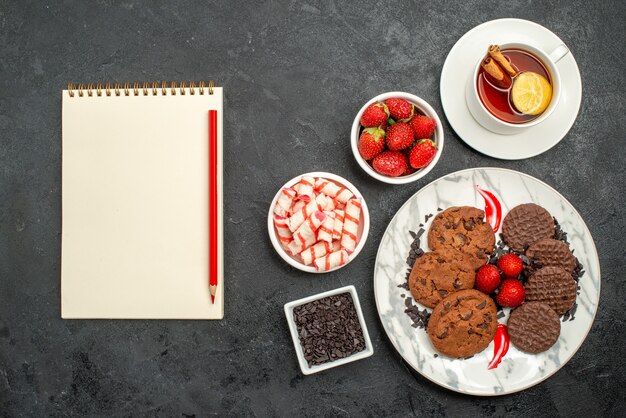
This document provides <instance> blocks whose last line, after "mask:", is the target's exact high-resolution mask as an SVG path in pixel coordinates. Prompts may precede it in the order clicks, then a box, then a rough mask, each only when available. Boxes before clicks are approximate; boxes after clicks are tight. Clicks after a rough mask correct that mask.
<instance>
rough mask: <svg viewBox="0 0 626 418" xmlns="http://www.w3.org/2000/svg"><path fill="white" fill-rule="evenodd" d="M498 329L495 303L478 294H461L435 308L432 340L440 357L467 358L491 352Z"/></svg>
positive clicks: (449, 297)
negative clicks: (485, 351) (486, 349)
mask: <svg viewBox="0 0 626 418" xmlns="http://www.w3.org/2000/svg"><path fill="white" fill-rule="evenodd" d="M497 327H498V319H497V316H496V304H495V303H494V301H493V299H491V298H490V297H489V296H487V295H485V294H484V293H482V292H480V291H478V290H474V289H468V290H460V291H458V292H454V293H452V294H451V295H449V296H447V297H445V298H443V300H442V301H441V302H440V303H439V304H438V305H437V306H436V307H435V309H434V310H433V313H432V315H431V316H430V319H429V321H428V337H429V338H430V341H431V342H432V344H433V346H434V347H435V348H436V349H437V351H439V352H440V353H442V354H444V355H446V356H449V357H455V358H465V357H469V356H471V355H474V354H476V353H479V352H481V351H483V350H484V349H485V348H487V346H488V345H489V343H490V342H491V340H492V339H493V337H494V335H495V334H496V328H497Z"/></svg>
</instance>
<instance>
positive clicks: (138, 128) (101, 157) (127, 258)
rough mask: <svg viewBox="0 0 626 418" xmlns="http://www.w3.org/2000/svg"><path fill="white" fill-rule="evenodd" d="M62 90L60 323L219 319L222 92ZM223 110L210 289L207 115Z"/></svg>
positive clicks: (221, 310) (221, 300) (221, 285)
mask: <svg viewBox="0 0 626 418" xmlns="http://www.w3.org/2000/svg"><path fill="white" fill-rule="evenodd" d="M178 93H179V94H177V95H172V94H167V95H163V94H162V92H161V90H160V89H159V91H158V94H156V95H153V94H152V92H150V93H149V94H148V95H145V96H144V95H143V94H142V93H141V92H140V94H138V95H134V94H132V92H131V94H130V95H128V96H126V95H125V94H123V93H122V94H121V95H119V96H117V95H115V94H111V95H110V96H106V95H104V94H103V95H102V96H96V95H95V94H94V95H93V96H91V97H90V96H88V95H87V94H84V95H83V96H82V97H79V96H78V95H77V94H74V97H70V94H69V91H68V90H64V91H63V116H62V123H63V125H62V130H63V136H62V140H63V155H62V158H63V163H62V164H63V167H62V186H63V190H62V202H63V203H62V204H63V210H62V212H63V218H62V224H63V226H62V260H61V316H62V317H63V318H119V319H122V318H126V319H221V318H222V317H223V315H224V291H223V289H224V270H223V266H224V263H223V221H222V220H223V216H222V215H223V213H222V202H223V187H222V174H223V169H222V167H223V166H222V161H223V129H222V114H223V107H222V89H221V88H215V89H214V94H212V95H209V94H203V95H200V94H198V93H196V94H194V95H191V94H190V92H189V91H187V94H185V95H181V94H180V92H178ZM210 109H216V110H217V111H218V148H219V154H218V162H219V167H220V169H219V171H218V173H219V174H218V177H219V178H218V188H219V202H220V204H219V205H218V207H219V215H218V216H219V219H220V222H219V228H218V233H219V234H218V242H219V250H218V254H219V261H218V264H219V284H218V288H217V294H216V298H215V304H214V305H212V304H211V300H210V296H209V288H208V245H209V244H208V242H209V241H208V158H207V157H208V118H207V114H208V110H210Z"/></svg>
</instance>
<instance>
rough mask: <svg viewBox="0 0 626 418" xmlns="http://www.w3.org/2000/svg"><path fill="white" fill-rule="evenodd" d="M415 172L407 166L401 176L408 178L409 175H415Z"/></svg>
mask: <svg viewBox="0 0 626 418" xmlns="http://www.w3.org/2000/svg"><path fill="white" fill-rule="evenodd" d="M416 171H417V170H416V169H414V168H413V167H411V166H410V165H409V164H407V165H406V170H404V173H402V175H403V176H410V175H411V174H413V173H415V172H416Z"/></svg>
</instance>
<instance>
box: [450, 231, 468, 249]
mask: <svg viewBox="0 0 626 418" xmlns="http://www.w3.org/2000/svg"><path fill="white" fill-rule="evenodd" d="M452 240H453V241H454V244H455V245H457V246H462V245H465V243H466V242H467V237H466V236H465V235H463V234H461V233H460V232H459V233H458V234H454V235H453V236H452Z"/></svg>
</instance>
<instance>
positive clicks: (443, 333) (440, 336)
mask: <svg viewBox="0 0 626 418" xmlns="http://www.w3.org/2000/svg"><path fill="white" fill-rule="evenodd" d="M447 336H448V328H446V329H444V330H443V332H442V333H441V334H439V335H437V338H439V339H440V340H443V339H444V338H446V337H447Z"/></svg>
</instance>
